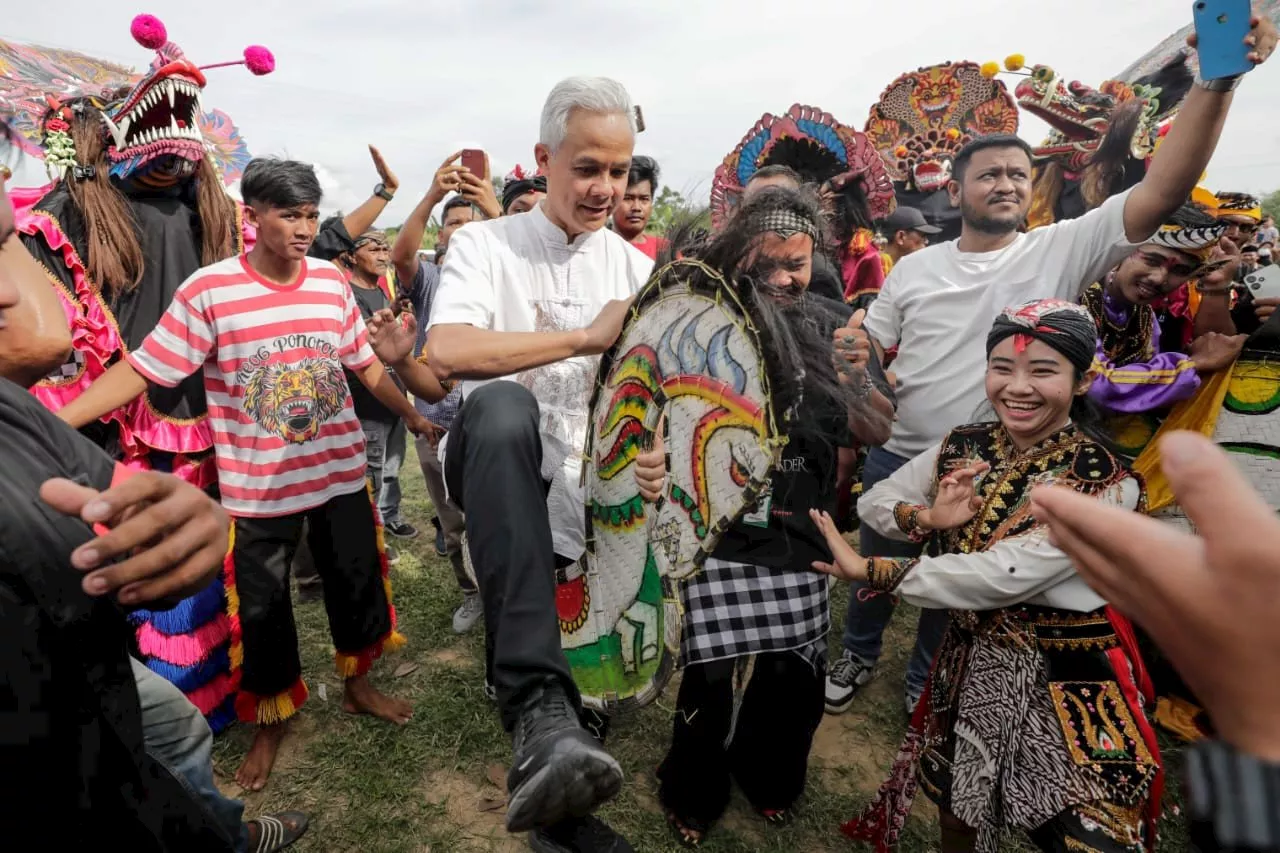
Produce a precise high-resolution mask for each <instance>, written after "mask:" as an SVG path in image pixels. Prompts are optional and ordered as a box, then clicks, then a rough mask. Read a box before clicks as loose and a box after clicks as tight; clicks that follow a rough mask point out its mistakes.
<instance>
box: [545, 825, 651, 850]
mask: <svg viewBox="0 0 1280 853" xmlns="http://www.w3.org/2000/svg"><path fill="white" fill-rule="evenodd" d="M529 846H530V847H531V848H533V850H534V851H536V853H635V848H633V847H632V846H631V845H630V844H628V843H627V839H625V838H623V837H622V836H621V835H619V834H618V833H616V832H614V831H613V830H612V829H611V828H610V827H609V824H607V823H605V822H604V821H602V820H601V819H600V818H598V817H594V816H587V817H579V818H569V819H568V820H562V821H560V823H557V824H556V825H555V826H549V827H546V828H545V829H535V830H534V831H533V832H531V833H529Z"/></svg>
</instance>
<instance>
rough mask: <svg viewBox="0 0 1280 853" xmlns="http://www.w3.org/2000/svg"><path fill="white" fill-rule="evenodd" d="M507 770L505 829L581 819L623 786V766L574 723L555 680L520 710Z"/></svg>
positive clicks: (572, 711)
mask: <svg viewBox="0 0 1280 853" xmlns="http://www.w3.org/2000/svg"><path fill="white" fill-rule="evenodd" d="M512 750H513V752H514V753H515V755H514V758H513V759H512V764H511V772H510V773H508V774H507V791H508V792H509V793H510V796H509V799H508V801H507V831H509V832H524V831H526V830H530V829H533V828H534V827H551V826H554V825H555V824H558V823H560V822H561V821H562V820H564V819H565V818H583V817H586V816H587V815H589V814H591V813H592V812H593V811H595V810H596V807H598V806H599V805H600V804H601V803H603V802H606V801H607V800H610V799H612V798H613V797H614V796H616V795H617V793H618V791H619V790H620V789H621V788H622V767H620V766H619V765H618V762H617V761H615V760H614V758H613V756H611V755H610V754H609V753H607V752H605V751H604V749H603V748H602V747H601V746H600V743H599V741H597V740H596V739H595V738H594V737H592V736H591V734H590V733H589V732H588V731H587V730H586V729H584V728H583V727H582V724H581V723H580V722H579V721H578V714H577V710H576V709H575V708H574V707H573V705H572V703H570V701H569V698H568V697H567V696H565V694H564V691H563V690H562V689H561V688H560V686H559V685H556V684H547V685H546V686H544V687H542V688H540V689H539V690H538V691H537V692H536V693H535V694H534V695H533V696H532V697H530V699H529V701H528V702H527V703H526V704H525V707H524V710H523V711H521V714H520V719H519V720H518V721H517V723H516V726H515V733H514V735H513V738H512Z"/></svg>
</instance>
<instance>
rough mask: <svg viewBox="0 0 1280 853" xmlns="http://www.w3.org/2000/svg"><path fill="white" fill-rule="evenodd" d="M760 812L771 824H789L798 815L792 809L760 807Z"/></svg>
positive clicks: (766, 821)
mask: <svg viewBox="0 0 1280 853" xmlns="http://www.w3.org/2000/svg"><path fill="white" fill-rule="evenodd" d="M759 814H760V817H762V818H764V821H765V823H767V824H769V825H770V826H787V825H788V824H790V823H791V821H793V820H794V819H795V816H796V813H795V812H794V811H793V810H791V809H760V810H759Z"/></svg>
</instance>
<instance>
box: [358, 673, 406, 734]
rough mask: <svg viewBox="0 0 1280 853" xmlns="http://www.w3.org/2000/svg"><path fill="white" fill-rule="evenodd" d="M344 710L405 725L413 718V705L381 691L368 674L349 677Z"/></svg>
mask: <svg viewBox="0 0 1280 853" xmlns="http://www.w3.org/2000/svg"><path fill="white" fill-rule="evenodd" d="M342 710H344V711H346V712H347V713H348V714H368V715H369V716H371V717H377V718H378V719H380V720H387V721H388V722H392V723H395V724H397V725H401V726H403V725H404V724H405V723H407V722H409V720H410V719H412V718H413V706H412V705H410V704H409V703H408V702H406V701H404V700H403V699H396V698H394V697H391V696H387V695H386V694H384V693H379V692H378V691H377V690H376V689H374V686H373V685H372V684H370V683H369V677H368V676H366V675H357V676H356V677H354V678H348V679H347V683H346V687H345V688H344V690H343V695H342Z"/></svg>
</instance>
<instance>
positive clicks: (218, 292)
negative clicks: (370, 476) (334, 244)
mask: <svg viewBox="0 0 1280 853" xmlns="http://www.w3.org/2000/svg"><path fill="white" fill-rule="evenodd" d="M374 358H375V356H374V354H373V350H372V348H370V346H369V341H368V333H367V332H366V330H365V325H364V320H363V319H361V317H360V309H359V308H358V307H357V306H356V302H355V298H354V297H353V296H352V295H351V288H350V287H349V286H348V285H347V283H346V281H345V279H344V278H343V276H342V273H341V272H339V271H338V268H337V267H335V266H333V264H330V263H328V262H327V261H319V260H315V259H312V258H307V260H306V262H305V265H304V266H303V268H302V269H301V270H300V271H299V274H298V278H297V280H296V281H294V282H293V283H292V284H288V285H283V284H278V283H276V282H273V281H269V280H267V279H265V278H263V277H262V276H260V275H258V273H257V272H255V271H254V269H253V267H251V266H249V262H248V260H246V259H245V257H244V256H243V255H241V256H238V257H234V258H228V259H227V260H225V261H220V262H218V263H216V264H212V265H210V266H207V267H204V268H202V269H199V270H197V271H196V272H195V273H194V274H192V276H191V277H190V278H189V279H187V280H186V281H185V282H183V283H182V286H181V287H179V288H178V292H177V293H176V294H174V297H173V302H171V303H170V304H169V310H167V311H166V312H165V314H164V316H163V317H162V318H161V319H160V323H159V325H157V326H156V328H155V331H153V332H152V333H151V334H150V335H148V336H147V339H146V340H145V341H143V342H142V346H141V347H139V348H138V349H137V350H135V351H134V352H132V353H130V354H129V356H128V359H129V363H130V364H131V365H132V366H133V368H134V369H135V370H136V371H138V373H140V374H141V375H142V376H143V377H145V378H146V379H148V380H150V381H152V382H155V383H156V384H158V385H164V386H168V387H172V386H174V385H177V384H178V383H179V382H181V381H182V380H183V379H184V378H186V377H187V376H190V375H191V374H193V373H195V372H196V371H197V370H199V369H200V368H201V367H203V368H204V387H205V393H206V395H207V398H208V406H209V424H210V426H211V427H212V429H213V444H214V453H215V455H216V458H217V466H218V485H219V488H220V490H221V492H222V505H223V506H224V507H226V509H227V512H229V513H231V514H232V515H237V516H249V517H270V516H279V515H287V514H289V513H294V512H301V511H303V510H307V509H312V508H313V507H317V506H320V505H321V504H323V503H325V502H326V501H328V500H329V499H330V498H332V497H335V496H337V495H344V494H350V493H351V492H354V491H356V490H357V489H363V488H364V487H365V485H364V483H365V455H364V432H363V430H362V429H361V427H360V421H359V419H358V418H356V414H355V410H354V409H353V408H352V404H351V392H350V390H349V389H348V387H347V382H346V379H345V378H344V376H343V374H342V368H343V366H345V367H347V368H349V369H351V370H355V371H359V370H362V369H364V368H366V367H368V366H369V365H370V364H372V363H373V361H374Z"/></svg>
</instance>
